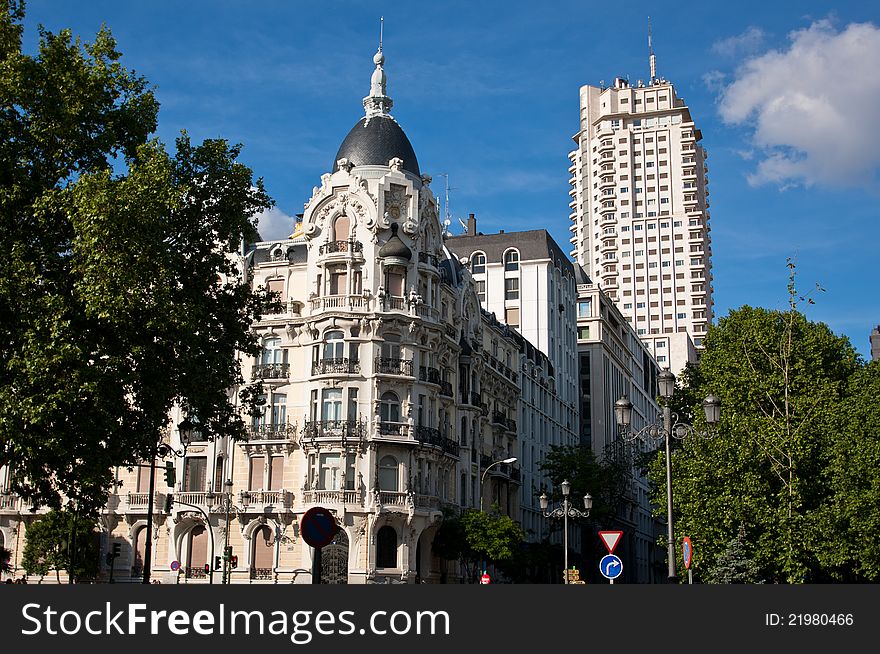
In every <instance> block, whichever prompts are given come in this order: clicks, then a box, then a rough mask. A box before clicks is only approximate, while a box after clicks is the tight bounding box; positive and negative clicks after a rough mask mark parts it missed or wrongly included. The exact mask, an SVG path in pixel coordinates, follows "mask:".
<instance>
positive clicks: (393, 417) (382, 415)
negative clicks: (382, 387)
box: [379, 391, 400, 423]
mask: <svg viewBox="0 0 880 654" xmlns="http://www.w3.org/2000/svg"><path fill="white" fill-rule="evenodd" d="M379 420H381V421H382V422H384V423H391V422H395V423H397V422H400V399H399V398H398V397H397V395H396V394H394V393H392V392H391V391H388V392H387V393H383V394H382V399H381V400H380V402H379Z"/></svg>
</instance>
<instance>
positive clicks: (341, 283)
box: [328, 268, 348, 295]
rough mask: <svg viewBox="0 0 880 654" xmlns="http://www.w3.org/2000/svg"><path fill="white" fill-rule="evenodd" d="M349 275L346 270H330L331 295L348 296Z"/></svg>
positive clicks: (329, 291) (329, 290)
mask: <svg viewBox="0 0 880 654" xmlns="http://www.w3.org/2000/svg"><path fill="white" fill-rule="evenodd" d="M347 285H348V273H347V271H346V269H345V268H331V269H330V288H329V289H328V293H329V294H330V295H346V294H347V293H348V287H347Z"/></svg>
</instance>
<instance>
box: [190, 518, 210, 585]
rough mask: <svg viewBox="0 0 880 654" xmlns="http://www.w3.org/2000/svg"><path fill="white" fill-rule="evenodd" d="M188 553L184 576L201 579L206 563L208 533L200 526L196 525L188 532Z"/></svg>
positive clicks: (203, 575)
mask: <svg viewBox="0 0 880 654" xmlns="http://www.w3.org/2000/svg"><path fill="white" fill-rule="evenodd" d="M188 540H189V551H188V552H187V561H188V562H189V563H188V565H187V570H186V576H187V577H195V578H196V579H203V578H204V577H205V564H206V563H207V562H208V532H207V531H206V530H205V528H204V527H203V526H202V525H196V526H195V527H193V528H192V529H190V532H189V537H188Z"/></svg>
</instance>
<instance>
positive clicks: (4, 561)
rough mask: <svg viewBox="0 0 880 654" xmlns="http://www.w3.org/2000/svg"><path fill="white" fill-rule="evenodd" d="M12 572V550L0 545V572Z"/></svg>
mask: <svg viewBox="0 0 880 654" xmlns="http://www.w3.org/2000/svg"><path fill="white" fill-rule="evenodd" d="M10 572H12V551H10V550H9V549H7V548H6V547H3V546H2V545H0V573H2V574H8V573H10Z"/></svg>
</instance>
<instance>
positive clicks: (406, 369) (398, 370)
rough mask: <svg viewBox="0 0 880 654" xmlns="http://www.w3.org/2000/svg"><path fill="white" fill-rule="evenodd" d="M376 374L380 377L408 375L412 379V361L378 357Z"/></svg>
mask: <svg viewBox="0 0 880 654" xmlns="http://www.w3.org/2000/svg"><path fill="white" fill-rule="evenodd" d="M375 363H376V373H377V374H380V375H406V376H407V377H412V374H413V362H412V359H395V358H391V357H376V362H375Z"/></svg>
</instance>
